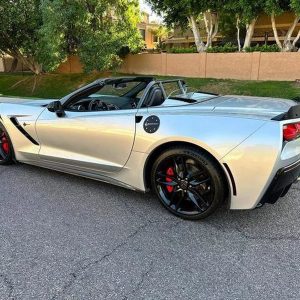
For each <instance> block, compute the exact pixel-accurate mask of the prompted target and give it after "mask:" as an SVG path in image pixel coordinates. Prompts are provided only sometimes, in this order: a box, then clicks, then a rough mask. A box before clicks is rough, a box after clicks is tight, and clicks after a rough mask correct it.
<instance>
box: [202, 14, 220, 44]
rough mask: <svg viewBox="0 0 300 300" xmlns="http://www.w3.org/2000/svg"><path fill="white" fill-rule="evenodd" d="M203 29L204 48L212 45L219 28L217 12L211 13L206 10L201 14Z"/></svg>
mask: <svg viewBox="0 0 300 300" xmlns="http://www.w3.org/2000/svg"><path fill="white" fill-rule="evenodd" d="M203 18H204V23H205V29H206V37H207V39H206V48H209V47H211V46H212V42H213V40H214V38H215V37H216V35H217V33H218V30H219V16H218V13H214V12H213V13H212V12H211V11H209V10H208V11H206V12H205V13H204V14H203Z"/></svg>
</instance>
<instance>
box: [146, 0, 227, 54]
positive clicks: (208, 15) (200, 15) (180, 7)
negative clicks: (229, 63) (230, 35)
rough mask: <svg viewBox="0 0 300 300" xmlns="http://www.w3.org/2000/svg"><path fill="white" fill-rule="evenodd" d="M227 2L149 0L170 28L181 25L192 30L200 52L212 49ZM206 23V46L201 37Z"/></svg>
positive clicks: (219, 0) (208, 0)
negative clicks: (223, 7) (201, 26)
mask: <svg viewBox="0 0 300 300" xmlns="http://www.w3.org/2000/svg"><path fill="white" fill-rule="evenodd" d="M225 2H226V1H224V0H214V1H212V0H204V1H197V0H181V1H177V2H176V3H174V1H172V0H148V3H149V4H150V5H151V6H152V8H153V10H154V11H156V12H157V13H158V14H160V15H162V16H163V17H164V20H165V22H166V23H167V24H168V25H169V26H173V25H174V24H175V25H179V26H181V27H182V28H186V26H187V25H189V27H190V28H191V30H192V32H193V35H194V39H195V45H196V48H197V51H198V52H203V51H205V50H206V49H207V48H208V47H211V45H212V41H213V39H214V38H215V36H216V34H217V33H218V25H219V13H220V10H221V9H222V6H223V5H224V3H225ZM201 23H204V28H205V31H206V44H205V43H204V41H203V37H202V36H201V31H200V28H199V27H200V24H201Z"/></svg>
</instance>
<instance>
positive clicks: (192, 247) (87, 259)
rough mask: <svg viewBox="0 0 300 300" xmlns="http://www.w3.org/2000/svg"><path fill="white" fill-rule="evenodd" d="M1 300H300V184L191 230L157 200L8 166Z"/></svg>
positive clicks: (1, 196)
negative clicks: (273, 200)
mask: <svg viewBox="0 0 300 300" xmlns="http://www.w3.org/2000/svg"><path fill="white" fill-rule="evenodd" d="M0 186H1V193H0V220H1V226H0V258H1V259H0V299H22V300H23V299H53V300H56V299H124V300H125V299H299V298H300V251H299V248H300V204H299V201H300V199H299V198H300V197H299V196H300V184H295V185H294V186H293V188H292V189H291V190H290V192H289V193H288V195H287V196H286V197H285V198H282V199H280V201H279V202H277V203H276V204H275V205H265V206H264V207H263V208H261V209H256V210H253V211H227V210H225V209H224V208H222V209H219V210H218V211H217V212H216V213H215V214H214V215H213V216H211V217H210V218H208V219H206V220H204V221H199V222H189V221H184V220H181V219H178V218H176V217H174V216H172V215H170V214H169V213H168V212H167V211H166V210H165V209H163V207H162V206H161V205H160V204H159V203H158V201H157V200H156V198H155V197H154V196H153V195H151V194H147V195H143V194H140V193H136V192H133V191H129V190H125V189H122V188H119V187H115V186H112V185H108V184H105V183H101V182H97V181H92V180H88V179H84V178H79V177H75V176H71V175H66V174H62V173H58V172H55V171H49V170H45V169H41V168H37V167H32V166H26V165H21V164H19V165H12V166H9V167H4V166H1V167H0Z"/></svg>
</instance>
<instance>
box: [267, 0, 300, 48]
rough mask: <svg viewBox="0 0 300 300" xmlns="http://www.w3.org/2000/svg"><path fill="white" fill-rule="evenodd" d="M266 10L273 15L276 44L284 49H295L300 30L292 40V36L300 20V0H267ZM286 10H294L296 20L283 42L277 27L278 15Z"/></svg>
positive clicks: (299, 37)
mask: <svg viewBox="0 0 300 300" xmlns="http://www.w3.org/2000/svg"><path fill="white" fill-rule="evenodd" d="M265 11H266V12H267V13H268V14H269V15H270V17H271V23H272V28H273V33H274V38H275V41H276V44H277V45H278V47H279V48H280V49H281V50H282V51H292V50H294V49H295V47H296V44H297V42H298V40H299V39H300V30H299V32H298V34H297V36H296V37H295V38H294V41H293V42H292V36H293V33H294V31H295V29H296V26H297V25H298V23H299V21H300V1H299V0H266V6H265ZM284 11H292V12H293V13H294V14H295V17H294V20H293V22H292V24H291V25H290V27H289V29H288V31H287V33H286V35H285V37H284V40H283V42H281V41H280V39H279V36H278V30H277V27H276V16H278V15H280V14H282V13H283V12H284Z"/></svg>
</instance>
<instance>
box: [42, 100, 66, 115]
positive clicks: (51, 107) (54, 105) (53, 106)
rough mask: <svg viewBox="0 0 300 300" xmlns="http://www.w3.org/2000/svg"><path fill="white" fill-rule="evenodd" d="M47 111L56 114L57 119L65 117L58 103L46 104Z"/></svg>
mask: <svg viewBox="0 0 300 300" xmlns="http://www.w3.org/2000/svg"><path fill="white" fill-rule="evenodd" d="M47 109H48V110H49V111H51V112H53V113H56V115H57V116H58V117H64V116H65V115H66V113H65V111H64V109H63V107H62V105H61V103H60V101H58V100H57V101H53V102H51V103H49V104H48V106H47Z"/></svg>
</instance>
